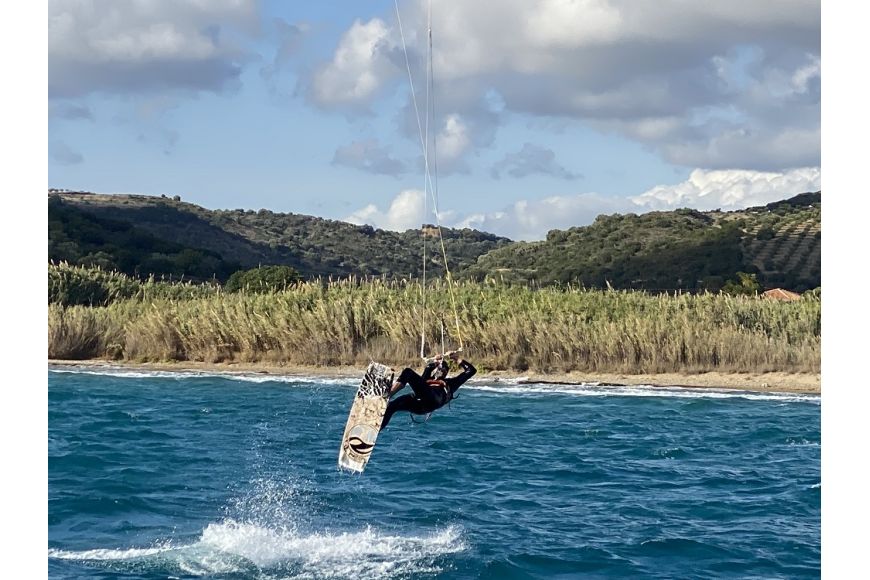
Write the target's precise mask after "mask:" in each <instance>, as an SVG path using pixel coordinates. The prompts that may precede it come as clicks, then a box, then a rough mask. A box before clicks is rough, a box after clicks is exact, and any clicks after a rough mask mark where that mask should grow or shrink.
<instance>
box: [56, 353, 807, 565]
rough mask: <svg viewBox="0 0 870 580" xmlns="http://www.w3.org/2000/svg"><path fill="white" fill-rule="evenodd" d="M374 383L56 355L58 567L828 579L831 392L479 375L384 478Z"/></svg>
mask: <svg viewBox="0 0 870 580" xmlns="http://www.w3.org/2000/svg"><path fill="white" fill-rule="evenodd" d="M362 371H363V369H361V371H360V378H361V376H362ZM358 380H359V379H358V378H353V377H351V378H347V377H345V378H324V377H314V376H311V377H305V376H276V375H264V374H257V373H203V372H159V371H155V372H144V371H138V370H132V369H129V368H122V367H118V368H114V367H96V366H95V367H87V366H85V367H65V366H49V370H48V546H47V560H48V576H49V577H50V578H57V579H66V578H143V579H144V578H148V579H151V578H222V579H246V578H258V579H281V578H298V579H321V578H324V579H326V578H329V579H343V578H349V579H381V578H469V579H470V578H490V579H512V578H548V579H549V578H556V579H569V578H572V579H573V578H692V579H694V578H765V579H772V578H783V579H795V578H818V577H819V576H820V560H821V538H820V528H821V525H820V524H821V521H820V520H821V469H820V455H821V448H820V439H821V435H820V409H821V407H820V404H821V399H820V397H818V396H814V395H796V394H777V393H753V392H739V391H728V390H724V389H723V390H715V389H713V390H711V389H685V388H677V387H674V388H666V387H653V386H647V387H644V386H640V387H619V386H605V385H597V384H585V385H545V384H524V383H523V382H522V381H492V380H490V381H487V380H485V379H478V378H474V379H472V380H471V381H470V382H469V383H468V384H466V386H464V387H462V388H461V389H460V390H459V391H458V397H457V399H456V400H454V401H453V402H452V403H451V404H450V406H449V407H444V408H442V409H440V410H438V411H436V412H435V413H433V414H432V416H431V418H430V419H429V420H428V421H426V422H422V419H423V418H422V417H413V418H412V417H411V416H410V415H408V414H399V415H396V416H395V417H394V418H393V421H392V422H391V424H390V425H389V427H388V428H387V429H385V430H384V431H383V432H382V433H381V434H380V436H379V438H378V441H377V445H376V447H375V449H374V452H373V454H372V457H371V460H370V462H369V464H368V468H367V469H366V471H365V472H364V473H363V474H361V475H360V474H352V473H347V472H342V471H340V470H339V469H338V465H337V458H338V450H339V444H340V440H341V437H342V433H343V430H344V426H345V423H346V421H347V416H348V412H349V410H350V406H351V404H352V401H353V396H354V394H355V391H356V387H357V384H358ZM412 419H416V421H412Z"/></svg>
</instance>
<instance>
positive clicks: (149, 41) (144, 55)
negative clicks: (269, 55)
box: [48, 0, 257, 97]
mask: <svg viewBox="0 0 870 580" xmlns="http://www.w3.org/2000/svg"><path fill="white" fill-rule="evenodd" d="M256 26H257V3H256V2H255V1H254V0H214V1H209V2H203V1H202V0H153V1H150V2H115V1H114V0H52V1H50V2H49V5H48V89H49V95H50V96H52V97H57V96H60V97H77V96H81V95H85V94H88V93H91V92H95V91H106V92H114V93H131V92H142V91H146V92H147V91H155V90H164V89H178V88H181V89H190V90H209V91H219V90H221V89H223V88H224V87H225V86H227V84H228V83H231V82H233V81H236V80H237V78H238V76H239V74H240V71H241V64H242V62H243V61H244V60H245V59H246V58H247V56H246V52H245V51H244V50H243V49H242V48H241V47H240V46H238V45H237V43H236V41H235V39H234V38H233V34H236V33H241V34H242V35H249V36H250V35H252V34H255V33H256Z"/></svg>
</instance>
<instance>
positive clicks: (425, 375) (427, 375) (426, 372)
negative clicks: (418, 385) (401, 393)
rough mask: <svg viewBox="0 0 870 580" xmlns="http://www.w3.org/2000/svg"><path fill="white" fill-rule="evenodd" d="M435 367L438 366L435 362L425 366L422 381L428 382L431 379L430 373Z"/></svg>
mask: <svg viewBox="0 0 870 580" xmlns="http://www.w3.org/2000/svg"><path fill="white" fill-rule="evenodd" d="M437 366H438V363H436V362H430V363H429V364H427V365H426V368H425V369H423V380H424V381H428V380H429V379H431V378H432V371H434V370H435V367H437Z"/></svg>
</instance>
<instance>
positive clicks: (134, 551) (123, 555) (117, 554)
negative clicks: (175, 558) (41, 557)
mask: <svg viewBox="0 0 870 580" xmlns="http://www.w3.org/2000/svg"><path fill="white" fill-rule="evenodd" d="M170 549H171V548H169V547H159V548H127V549H110V548H97V549H94V550H83V551H81V552H73V551H68V550H57V549H54V548H50V549H49V550H48V557H49V558H57V559H59V560H102V561H113V560H136V559H139V558H144V557H146V556H154V555H155V554H160V553H161V552H165V551H167V550H170Z"/></svg>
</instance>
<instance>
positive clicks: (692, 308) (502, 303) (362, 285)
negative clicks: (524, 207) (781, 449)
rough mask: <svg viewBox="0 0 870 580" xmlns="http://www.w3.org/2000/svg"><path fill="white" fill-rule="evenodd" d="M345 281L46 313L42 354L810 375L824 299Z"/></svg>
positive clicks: (815, 359) (62, 308)
mask: <svg viewBox="0 0 870 580" xmlns="http://www.w3.org/2000/svg"><path fill="white" fill-rule="evenodd" d="M445 284H446V283H445V282H443V281H436V282H434V283H432V284H431V285H430V286H428V288H427V292H426V293H425V296H426V301H427V302H426V303H427V306H426V313H427V315H426V321H427V325H426V328H425V329H423V328H422V327H421V321H422V319H423V316H422V315H423V307H422V298H423V291H422V290H423V288H422V286H421V285H420V284H419V283H418V282H391V281H385V280H368V281H362V280H358V279H347V280H340V281H313V282H303V283H299V284H297V285H295V286H294V287H292V288H290V289H288V290H286V291H284V292H280V293H276V294H265V295H258V294H245V293H237V294H223V293H213V294H209V295H203V296H201V297H195V298H172V297H156V298H155V297H146V296H142V295H139V296H137V297H133V298H130V299H123V300H115V301H113V302H112V303H111V304H109V305H108V306H105V307H87V306H61V305H57V304H54V305H50V306H49V320H48V327H49V357H51V358H65V359H70V358H74V359H85V358H115V359H124V360H130V361H173V360H191V361H206V362H221V361H248V362H258V361H262V362H268V363H288V364H311V365H364V364H366V363H368V362H369V360H378V361H381V362H384V363H386V364H391V365H403V364H415V363H416V362H417V361H418V360H419V345H420V334H421V332H424V333H425V336H426V344H427V348H428V350H429V352H430V353H431V352H439V351H440V350H441V348H442V346H441V341H442V331H443V335H444V342H445V344H444V348H447V349H455V348H457V347H458V346H459V343H460V334H461V340H462V343H463V345H464V352H465V353H466V356H467V357H468V358H469V359H470V360H472V361H474V362H475V364H476V365H477V366H478V367H480V368H482V369H486V370H515V371H525V370H529V369H531V370H536V371H541V372H567V371H599V372H624V373H655V372H703V371H713V370H718V371H724V372H763V371H785V372H818V371H819V367H820V345H821V303H820V301H819V300H818V299H812V298H806V299H804V300H801V301H796V302H776V301H768V300H764V299H760V298H757V297H734V296H726V295H713V294H702V295H692V294H675V295H673V294H672V295H665V294H661V295H648V294H645V293H642V292H633V291H598V290H585V289H578V288H571V287H568V288H539V289H532V288H527V287H519V286H504V285H495V284H479V283H471V282H460V283H455V284H454V294H455V297H456V301H457V306H458V314H459V318H460V326H459V333H457V329H456V327H455V324H454V318H453V310H452V307H451V304H450V299H449V296H448V293H447V288H446V285H445Z"/></svg>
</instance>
